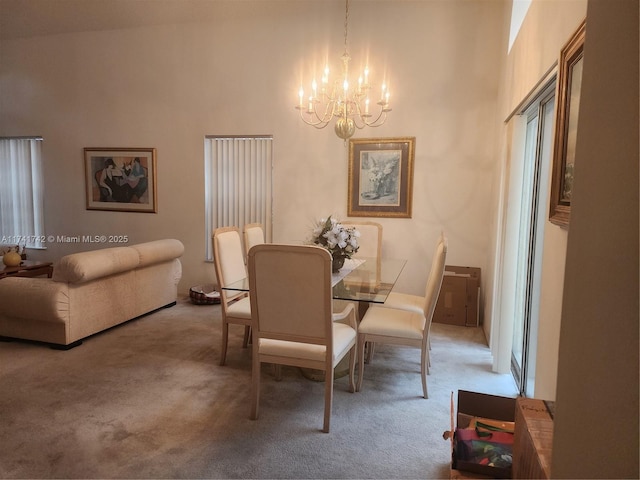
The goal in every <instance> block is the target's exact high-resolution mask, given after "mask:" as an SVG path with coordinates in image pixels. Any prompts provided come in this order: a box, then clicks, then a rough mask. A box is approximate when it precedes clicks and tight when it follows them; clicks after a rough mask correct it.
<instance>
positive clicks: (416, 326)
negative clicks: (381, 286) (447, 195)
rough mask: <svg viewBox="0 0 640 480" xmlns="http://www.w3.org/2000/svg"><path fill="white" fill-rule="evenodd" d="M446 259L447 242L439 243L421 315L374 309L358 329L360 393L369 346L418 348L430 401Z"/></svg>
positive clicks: (422, 374) (421, 370)
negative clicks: (432, 347) (432, 341)
mask: <svg viewBox="0 0 640 480" xmlns="http://www.w3.org/2000/svg"><path fill="white" fill-rule="evenodd" d="M446 256H447V241H446V239H444V241H440V242H438V245H437V247H436V252H435V255H434V258H433V261H432V264H431V270H430V272H429V278H428V279H427V287H426V294H425V299H424V303H423V305H422V310H421V311H420V312H417V311H411V310H401V309H396V308H388V307H382V306H372V307H370V308H369V309H368V310H367V313H366V314H365V315H364V318H363V319H362V321H361V322H360V326H359V327H358V351H359V354H360V359H359V362H358V365H359V377H358V390H360V389H361V388H362V380H363V378H364V349H365V344H366V343H367V342H375V343H387V344H395V345H404V346H408V347H415V348H419V349H420V350H421V357H420V374H421V376H422V394H423V396H424V398H428V392H427V365H428V362H429V331H430V327H431V320H432V319H433V312H434V310H435V307H436V302H437V300H438V295H439V293H440V287H441V286H442V277H443V275H444V265H445V260H446ZM370 368H371V367H370Z"/></svg>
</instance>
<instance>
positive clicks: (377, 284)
mask: <svg viewBox="0 0 640 480" xmlns="http://www.w3.org/2000/svg"><path fill="white" fill-rule="evenodd" d="M406 263H407V261H406V260H401V259H393V258H382V259H380V258H358V259H355V258H352V259H347V260H346V261H345V263H344V267H342V268H341V269H340V271H339V272H338V273H334V274H333V275H332V282H331V283H332V285H333V298H334V299H335V300H350V301H357V302H371V303H384V301H385V300H386V299H387V296H388V295H389V293H390V292H391V289H392V288H393V286H394V285H395V284H396V281H397V280H398V277H400V273H402V270H403V268H404V266H405V264H406ZM223 290H235V291H242V292H248V291H249V279H248V278H243V279H242V280H239V281H237V282H234V283H231V284H229V285H227V286H225V287H223Z"/></svg>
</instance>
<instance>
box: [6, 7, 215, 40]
mask: <svg viewBox="0 0 640 480" xmlns="http://www.w3.org/2000/svg"><path fill="white" fill-rule="evenodd" d="M224 3H225V0H0V39H12V38H21V37H33V36H40V35H52V34H59V33H72V32H82V31H94V30H112V29H120V28H131V27H139V26H145V25H161V24H169V23H185V22H194V21H206V20H208V19H211V18H213V17H214V16H215V15H216V11H217V14H219V12H220V9H219V8H213V6H214V4H217V5H216V7H220V6H221V5H224ZM152 4H153V8H150V6H151V5H152Z"/></svg>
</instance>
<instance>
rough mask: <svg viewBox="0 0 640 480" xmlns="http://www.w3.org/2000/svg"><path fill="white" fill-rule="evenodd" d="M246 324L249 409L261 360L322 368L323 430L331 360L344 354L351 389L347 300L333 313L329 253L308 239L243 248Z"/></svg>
mask: <svg viewBox="0 0 640 480" xmlns="http://www.w3.org/2000/svg"><path fill="white" fill-rule="evenodd" d="M249 290H250V298H251V312H252V316H253V327H252V337H253V341H252V342H253V343H252V348H253V351H252V355H253V356H252V363H253V365H252V381H251V415H250V418H251V419H252V420H255V419H257V418H258V407H259V403H260V378H261V375H260V373H261V365H262V363H271V364H275V365H289V366H295V367H301V368H311V369H315V370H321V371H324V372H325V388H324V423H323V429H322V431H323V432H329V427H330V421H331V404H332V400H333V380H334V369H335V367H336V365H337V364H338V363H339V362H340V360H342V358H343V357H345V356H346V355H347V354H349V373H348V376H349V390H350V391H351V392H355V364H356V344H357V338H356V318H355V309H354V306H353V304H352V303H349V304H348V305H347V306H346V308H345V309H344V310H343V311H342V312H340V313H333V312H332V308H333V305H332V303H333V301H332V287H331V254H330V253H329V252H328V251H327V250H325V249H323V248H321V247H317V246H314V245H281V244H264V245H257V246H255V247H253V248H252V249H251V250H250V251H249Z"/></svg>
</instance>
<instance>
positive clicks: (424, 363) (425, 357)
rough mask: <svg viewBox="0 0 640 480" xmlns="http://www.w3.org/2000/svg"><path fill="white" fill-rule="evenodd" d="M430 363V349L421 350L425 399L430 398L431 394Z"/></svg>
mask: <svg viewBox="0 0 640 480" xmlns="http://www.w3.org/2000/svg"><path fill="white" fill-rule="evenodd" d="M428 361H429V350H428V347H427V348H424V345H423V348H422V349H421V354H420V376H421V377H422V396H423V397H424V398H429V393H428V392H427V370H428V367H427V363H428Z"/></svg>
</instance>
